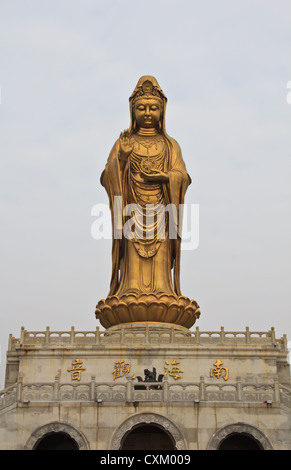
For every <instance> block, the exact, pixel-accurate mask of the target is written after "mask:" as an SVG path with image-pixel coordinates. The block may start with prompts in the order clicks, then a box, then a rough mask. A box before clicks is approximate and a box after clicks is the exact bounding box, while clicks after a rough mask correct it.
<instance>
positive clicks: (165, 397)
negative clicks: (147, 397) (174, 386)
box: [163, 375, 169, 401]
mask: <svg viewBox="0 0 291 470" xmlns="http://www.w3.org/2000/svg"><path fill="white" fill-rule="evenodd" d="M163 400H164V401H169V381H168V376H167V375H164V377H163Z"/></svg>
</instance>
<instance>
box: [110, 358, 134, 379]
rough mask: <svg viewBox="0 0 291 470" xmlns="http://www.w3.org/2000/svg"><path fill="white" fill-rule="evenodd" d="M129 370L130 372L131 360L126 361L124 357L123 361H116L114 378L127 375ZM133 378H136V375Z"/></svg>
mask: <svg viewBox="0 0 291 470" xmlns="http://www.w3.org/2000/svg"><path fill="white" fill-rule="evenodd" d="M129 372H130V362H124V360H123V359H122V360H121V361H116V362H115V364H114V371H113V372H112V374H113V380H115V379H119V378H120V377H123V376H124V375H125V376H126V377H127V375H128V374H129ZM131 378H132V379H134V378H135V376H132V377H131Z"/></svg>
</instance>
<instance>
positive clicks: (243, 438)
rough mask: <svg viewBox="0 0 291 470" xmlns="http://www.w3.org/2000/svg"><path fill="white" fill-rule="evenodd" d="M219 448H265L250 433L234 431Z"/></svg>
mask: <svg viewBox="0 0 291 470" xmlns="http://www.w3.org/2000/svg"><path fill="white" fill-rule="evenodd" d="M218 450H263V448H262V446H261V444H260V443H259V442H258V441H257V440H256V439H254V438H253V437H252V436H251V435H250V434H243V433H233V434H231V435H230V436H227V437H226V438H225V439H224V440H223V441H222V442H221V444H220V445H219V448H218Z"/></svg>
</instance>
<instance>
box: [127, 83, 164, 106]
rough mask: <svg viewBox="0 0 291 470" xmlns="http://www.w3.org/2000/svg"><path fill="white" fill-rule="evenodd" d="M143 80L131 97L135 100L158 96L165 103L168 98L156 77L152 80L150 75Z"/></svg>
mask: <svg viewBox="0 0 291 470" xmlns="http://www.w3.org/2000/svg"><path fill="white" fill-rule="evenodd" d="M141 80H142V79H140V80H139V82H138V84H137V86H136V88H135V90H134V92H133V93H132V95H131V97H130V99H131V100H132V101H133V102H135V101H136V100H138V99H139V98H156V99H158V100H159V101H161V103H162V104H163V101H164V100H167V98H166V97H165V95H164V94H163V92H162V90H161V89H160V87H159V85H158V82H157V81H156V80H155V79H153V80H150V77H149V78H148V77H146V79H145V80H144V81H141Z"/></svg>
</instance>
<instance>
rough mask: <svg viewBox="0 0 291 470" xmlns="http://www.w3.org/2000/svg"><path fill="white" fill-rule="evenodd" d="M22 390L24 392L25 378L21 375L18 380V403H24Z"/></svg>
mask: <svg viewBox="0 0 291 470" xmlns="http://www.w3.org/2000/svg"><path fill="white" fill-rule="evenodd" d="M22 390H23V377H22V375H19V376H18V378H17V397H16V399H17V401H18V402H20V401H22Z"/></svg>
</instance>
